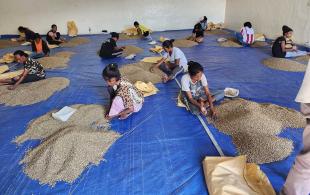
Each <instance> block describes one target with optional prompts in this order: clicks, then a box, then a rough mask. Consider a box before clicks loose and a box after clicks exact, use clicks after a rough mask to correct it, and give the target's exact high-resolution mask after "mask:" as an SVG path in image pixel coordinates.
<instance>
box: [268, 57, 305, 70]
mask: <svg viewBox="0 0 310 195" xmlns="http://www.w3.org/2000/svg"><path fill="white" fill-rule="evenodd" d="M262 63H263V64H264V65H266V66H267V67H269V68H272V69H276V70H283V71H290V72H305V71H306V69H307V65H305V64H302V63H299V62H296V61H293V60H289V59H285V58H273V57H272V58H267V59H264V60H263V61H262Z"/></svg>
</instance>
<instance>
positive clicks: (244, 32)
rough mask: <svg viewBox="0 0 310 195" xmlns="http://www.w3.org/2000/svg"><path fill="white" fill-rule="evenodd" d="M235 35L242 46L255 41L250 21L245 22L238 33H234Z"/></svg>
mask: <svg viewBox="0 0 310 195" xmlns="http://www.w3.org/2000/svg"><path fill="white" fill-rule="evenodd" d="M236 37H237V40H238V41H239V42H240V43H241V44H242V45H243V46H249V45H252V44H253V43H254V41H255V37H254V29H253V28H252V24H251V22H245V23H244V24H243V27H242V28H241V30H240V33H236Z"/></svg>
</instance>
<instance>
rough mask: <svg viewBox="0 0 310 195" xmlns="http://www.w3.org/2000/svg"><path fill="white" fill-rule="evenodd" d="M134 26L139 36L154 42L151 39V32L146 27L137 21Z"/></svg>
mask: <svg viewBox="0 0 310 195" xmlns="http://www.w3.org/2000/svg"><path fill="white" fill-rule="evenodd" d="M133 25H134V26H135V28H136V29H137V32H138V35H139V36H141V37H142V38H145V39H147V40H150V41H151V40H152V37H151V30H150V29H149V28H147V27H145V26H144V25H142V24H139V22H137V21H135V22H134V23H133Z"/></svg>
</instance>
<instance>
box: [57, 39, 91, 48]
mask: <svg viewBox="0 0 310 195" xmlns="http://www.w3.org/2000/svg"><path fill="white" fill-rule="evenodd" d="M89 42H90V39H88V38H85V37H74V38H72V39H70V40H69V41H67V42H65V43H62V44H60V46H61V47H76V46H79V45H83V44H86V43H89Z"/></svg>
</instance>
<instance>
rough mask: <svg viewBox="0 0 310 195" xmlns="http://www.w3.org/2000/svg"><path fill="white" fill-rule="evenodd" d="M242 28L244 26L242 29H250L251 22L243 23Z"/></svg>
mask: <svg viewBox="0 0 310 195" xmlns="http://www.w3.org/2000/svg"><path fill="white" fill-rule="evenodd" d="M243 26H244V27H249V28H252V24H251V22H245V23H244V24H243Z"/></svg>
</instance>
